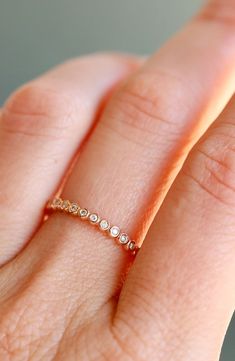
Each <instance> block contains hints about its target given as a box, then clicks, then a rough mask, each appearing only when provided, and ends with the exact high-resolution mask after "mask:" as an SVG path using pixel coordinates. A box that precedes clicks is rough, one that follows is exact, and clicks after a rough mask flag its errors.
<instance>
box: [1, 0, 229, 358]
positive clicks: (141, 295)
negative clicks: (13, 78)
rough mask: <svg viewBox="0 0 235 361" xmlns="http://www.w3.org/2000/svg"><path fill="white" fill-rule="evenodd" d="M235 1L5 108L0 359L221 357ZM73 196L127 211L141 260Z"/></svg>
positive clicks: (45, 81) (21, 95)
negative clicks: (90, 218) (82, 212)
mask: <svg viewBox="0 0 235 361" xmlns="http://www.w3.org/2000/svg"><path fill="white" fill-rule="evenodd" d="M234 14H235V1H234V0H226V1H225V0H220V1H219V0H214V1H211V2H210V3H209V4H207V5H206V6H205V7H204V9H203V10H202V11H201V12H200V14H198V15H197V16H196V17H195V18H194V19H192V21H191V22H190V23H189V24H187V25H186V27H185V28H184V29H183V30H182V31H181V32H180V33H179V34H177V35H176V36H175V37H174V38H173V39H171V40H170V41H169V42H168V43H167V44H166V45H164V46H163V47H162V48H161V49H160V51H158V52H157V53H155V54H154V55H153V56H151V57H150V58H149V59H147V60H143V59H137V58H135V57H132V56H128V55H121V54H95V55H90V56H87V57H82V58H79V59H74V60H71V61H69V62H67V63H66V64H63V65H61V66H59V67H57V68H55V69H53V70H51V71H49V72H48V73H46V74H44V75H42V76H40V77H39V78H37V79H35V80H33V81H31V82H30V83H29V84H26V85H24V86H23V87H22V88H20V89H19V90H17V91H16V92H15V93H14V94H12V96H11V97H10V98H9V100H8V101H7V102H6V104H5V105H4V106H3V108H2V110H1V116H0V160H1V161H0V174H1V177H0V189H1V191H0V204H1V207H0V212H1V216H0V264H1V268H0V360H4V361H21V360H33V361H36V360H40V361H44V360H45V361H46V360H57V361H62V360H63V361H64V360H66V361H70V360H71V361H73V360H79V361H86V360H89V361H90V360H92V361H93V360H94V361H105V360H112V361H119V360H120V361H121V360H122V361H133V360H135V361H145V360H148V361H149V360H156V361H163V360H164V361H165V360H168V361H171V360H172V361H178V360H180V361H184V360H185V361H186V360H187V361H194V360H195V361H196V360H197V361H205V360H207V361H215V360H218V359H219V355H220V350H221V345H222V342H223V339H224V335H225V332H226V329H227V327H228V324H229V321H230V319H231V316H232V313H233V311H234V307H235V288H234V276H235V245H234V231H235V225H234V208H235V193H234V189H235V181H234V173H235V153H234V150H235V146H234V139H235V127H234V125H235V98H234V97H233V94H234V90H235V86H234V84H235V31H234V30H235V18H234ZM58 189H60V190H61V192H62V196H63V198H67V199H71V200H78V201H79V204H81V205H83V206H86V207H87V208H89V209H91V210H94V211H97V212H98V213H99V214H100V215H102V216H103V217H107V218H108V219H109V220H110V221H112V222H113V223H114V224H117V225H120V226H121V227H122V228H124V229H125V230H126V231H127V233H128V234H130V235H131V236H132V237H133V238H134V239H137V240H138V242H139V244H142V248H141V250H140V251H139V253H138V254H137V256H136V258H135V259H134V258H133V257H132V256H130V255H129V254H128V253H127V252H125V251H123V250H122V249H121V248H120V247H117V245H116V244H115V242H113V241H112V240H110V239H108V238H106V237H105V236H104V235H103V234H101V233H99V232H98V231H97V230H96V229H95V228H94V227H91V226H90V225H88V224H87V223H84V222H82V221H78V220H76V219H74V218H72V217H69V216H66V215H65V214H59V213H53V214H51V215H50V216H49V218H48V220H47V221H43V214H44V207H45V204H46V202H47V200H48V199H49V198H51V197H52V196H53V194H55V192H56V191H57V190H58Z"/></svg>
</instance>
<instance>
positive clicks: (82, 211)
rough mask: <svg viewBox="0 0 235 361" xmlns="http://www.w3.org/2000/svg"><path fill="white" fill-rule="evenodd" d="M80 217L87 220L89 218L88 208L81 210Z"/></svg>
mask: <svg viewBox="0 0 235 361" xmlns="http://www.w3.org/2000/svg"><path fill="white" fill-rule="evenodd" d="M79 215H80V216H81V217H82V218H86V217H87V216H88V210H87V209H86V208H81V209H80V210H79Z"/></svg>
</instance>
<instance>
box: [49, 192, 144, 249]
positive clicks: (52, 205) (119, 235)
mask: <svg viewBox="0 0 235 361" xmlns="http://www.w3.org/2000/svg"><path fill="white" fill-rule="evenodd" d="M47 210H49V211H62V212H66V213H68V214H70V215H72V216H77V217H79V218H80V219H83V220H87V221H88V222H89V223H90V224H92V225H94V226H97V227H98V229H99V230H100V231H102V232H105V233H106V234H107V235H108V236H109V237H111V238H113V239H116V240H117V243H118V244H119V245H121V246H123V247H124V248H125V249H126V250H128V251H129V252H131V253H132V254H133V255H135V254H136V253H137V251H138V250H139V247H138V246H137V245H136V242H135V241H133V240H131V239H130V238H129V236H128V235H127V233H124V232H122V231H121V229H120V228H119V227H117V226H111V224H110V223H109V222H108V221H107V220H106V219H103V218H101V217H100V216H99V215H98V214H97V213H93V212H90V211H89V210H88V209H87V208H82V207H80V206H79V204H78V203H76V202H70V201H68V200H63V199H62V198H58V197H56V198H54V199H53V200H52V201H49V202H48V204H47Z"/></svg>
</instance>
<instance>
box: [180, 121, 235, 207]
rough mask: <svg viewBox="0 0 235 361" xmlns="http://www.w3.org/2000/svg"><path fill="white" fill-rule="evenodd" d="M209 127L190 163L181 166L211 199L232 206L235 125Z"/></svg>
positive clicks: (233, 194)
mask: <svg viewBox="0 0 235 361" xmlns="http://www.w3.org/2000/svg"><path fill="white" fill-rule="evenodd" d="M222 129H223V127H220V128H218V127H217V128H214V129H213V128H212V129H211V130H210V131H209V134H208V136H207V137H206V138H205V139H203V140H202V141H201V142H200V143H199V144H198V147H197V148H196V152H195V153H194V157H193V162H192V165H191V166H187V165H186V168H185V169H184V173H186V174H187V175H189V176H190V177H191V178H192V179H193V180H194V181H196V182H197V184H198V185H199V186H200V187H201V188H202V189H203V190H204V191H206V192H207V194H209V195H210V196H212V197H213V198H214V199H216V200H217V201H219V202H220V203H223V204H224V205H226V206H229V207H234V206H235V181H234V179H235V178H234V174H235V146H234V140H235V131H234V130H235V127H234V128H233V127H226V129H223V130H222Z"/></svg>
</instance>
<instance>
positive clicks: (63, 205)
mask: <svg viewBox="0 0 235 361" xmlns="http://www.w3.org/2000/svg"><path fill="white" fill-rule="evenodd" d="M69 206H70V202H69V201H67V200H65V201H63V203H62V206H61V208H62V209H64V210H67V209H68V208H69Z"/></svg>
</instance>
